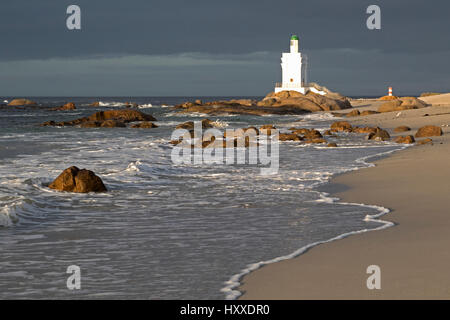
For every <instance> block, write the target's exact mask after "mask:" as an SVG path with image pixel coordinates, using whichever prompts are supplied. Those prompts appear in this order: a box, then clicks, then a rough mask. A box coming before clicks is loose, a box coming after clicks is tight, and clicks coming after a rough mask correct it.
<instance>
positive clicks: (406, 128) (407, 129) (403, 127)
mask: <svg viewBox="0 0 450 320" xmlns="http://www.w3.org/2000/svg"><path fill="white" fill-rule="evenodd" d="M410 130H411V128H410V127H408V126H399V127H397V128H395V129H394V132H406V131H410Z"/></svg>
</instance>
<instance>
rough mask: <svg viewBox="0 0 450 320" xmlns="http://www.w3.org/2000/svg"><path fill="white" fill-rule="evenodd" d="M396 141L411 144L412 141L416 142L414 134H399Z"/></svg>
mask: <svg viewBox="0 0 450 320" xmlns="http://www.w3.org/2000/svg"><path fill="white" fill-rule="evenodd" d="M394 142H396V143H405V144H411V143H414V142H415V139H414V137H413V136H398V137H395V139H394Z"/></svg>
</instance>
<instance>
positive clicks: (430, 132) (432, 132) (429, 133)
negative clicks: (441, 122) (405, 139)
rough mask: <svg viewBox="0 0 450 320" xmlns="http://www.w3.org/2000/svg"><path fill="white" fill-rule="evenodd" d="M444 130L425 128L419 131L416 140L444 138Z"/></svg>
mask: <svg viewBox="0 0 450 320" xmlns="http://www.w3.org/2000/svg"><path fill="white" fill-rule="evenodd" d="M442 134H443V133H442V129H441V128H440V127H437V126H424V127H422V128H419V130H417V133H416V135H415V137H416V138H422V137H434V136H442Z"/></svg>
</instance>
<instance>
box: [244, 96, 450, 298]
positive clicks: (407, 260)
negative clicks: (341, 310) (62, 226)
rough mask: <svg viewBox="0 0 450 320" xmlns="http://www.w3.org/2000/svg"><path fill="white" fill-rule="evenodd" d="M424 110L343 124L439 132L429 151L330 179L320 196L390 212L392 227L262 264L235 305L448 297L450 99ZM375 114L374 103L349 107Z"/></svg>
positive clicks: (415, 149)
mask: <svg viewBox="0 0 450 320" xmlns="http://www.w3.org/2000/svg"><path fill="white" fill-rule="evenodd" d="M423 100H424V101H425V102H427V103H430V104H433V105H432V106H430V107H427V108H422V109H416V110H404V111H401V112H387V113H381V114H375V115H369V116H363V117H354V118H349V121H350V122H351V123H352V124H355V125H363V126H364V125H371V126H380V127H382V128H384V129H387V130H388V131H389V133H391V135H392V136H394V137H395V136H396V135H398V134H393V129H394V128H395V127H397V126H400V125H406V126H409V127H411V129H412V130H411V131H410V132H404V133H402V135H405V134H415V133H416V131H417V129H418V128H419V127H422V126H424V125H436V126H440V127H441V128H442V130H443V132H444V135H443V136H440V137H432V139H433V145H430V144H427V145H414V146H412V147H409V148H407V149H405V150H402V151H399V152H396V153H394V154H392V155H390V156H388V157H387V158H384V159H382V160H379V161H375V162H374V164H375V165H376V166H375V167H371V168H367V169H362V170H359V171H354V172H350V173H346V174H342V175H339V176H336V177H335V178H334V179H333V180H332V183H331V184H330V185H328V186H326V187H325V189H326V190H324V191H326V192H330V193H331V194H332V195H333V196H336V197H338V198H340V199H341V200H340V201H342V202H352V203H364V204H372V205H379V206H383V207H386V208H389V209H390V210H391V212H390V213H389V214H387V215H385V216H383V217H381V219H383V220H388V221H392V222H394V223H395V224H396V225H395V226H394V227H391V228H387V229H383V230H378V231H371V232H366V233H362V234H357V235H352V236H349V237H347V238H344V239H341V240H338V241H334V242H329V243H325V244H321V245H318V246H316V247H313V248H312V249H310V250H309V251H308V252H306V253H305V254H303V255H300V256H298V257H296V258H294V259H290V260H284V261H281V262H278V263H274V264H270V265H266V266H264V267H262V268H260V269H258V270H257V271H255V272H253V273H251V274H249V275H248V276H245V277H244V278H243V279H242V281H241V283H242V286H241V287H240V290H241V291H242V292H243V295H242V296H241V299H448V298H450V277H448V270H450V250H449V244H450V232H449V230H450V209H449V208H450V198H449V196H448V187H449V185H450V166H449V160H450V144H449V137H450V135H449V133H450V129H449V127H448V126H449V125H450V95H449V94H446V95H441V96H430V97H426V98H423ZM352 104H353V106H354V107H357V108H358V109H359V110H361V111H362V110H376V107H377V106H378V105H379V104H380V102H374V101H364V100H358V101H353V102H352ZM370 265H378V266H379V267H380V268H381V289H380V290H369V289H368V288H367V286H366V281H367V278H368V277H369V274H367V273H366V269H367V267H368V266H370Z"/></svg>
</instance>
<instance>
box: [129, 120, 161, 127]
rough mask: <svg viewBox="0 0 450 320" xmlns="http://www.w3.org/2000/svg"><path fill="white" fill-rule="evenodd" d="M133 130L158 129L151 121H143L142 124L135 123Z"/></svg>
mask: <svg viewBox="0 0 450 320" xmlns="http://www.w3.org/2000/svg"><path fill="white" fill-rule="evenodd" d="M131 127H132V128H140V129H150V128H158V126H157V125H156V124H154V123H153V122H150V121H143V122H140V123H135V124H133V125H131Z"/></svg>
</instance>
